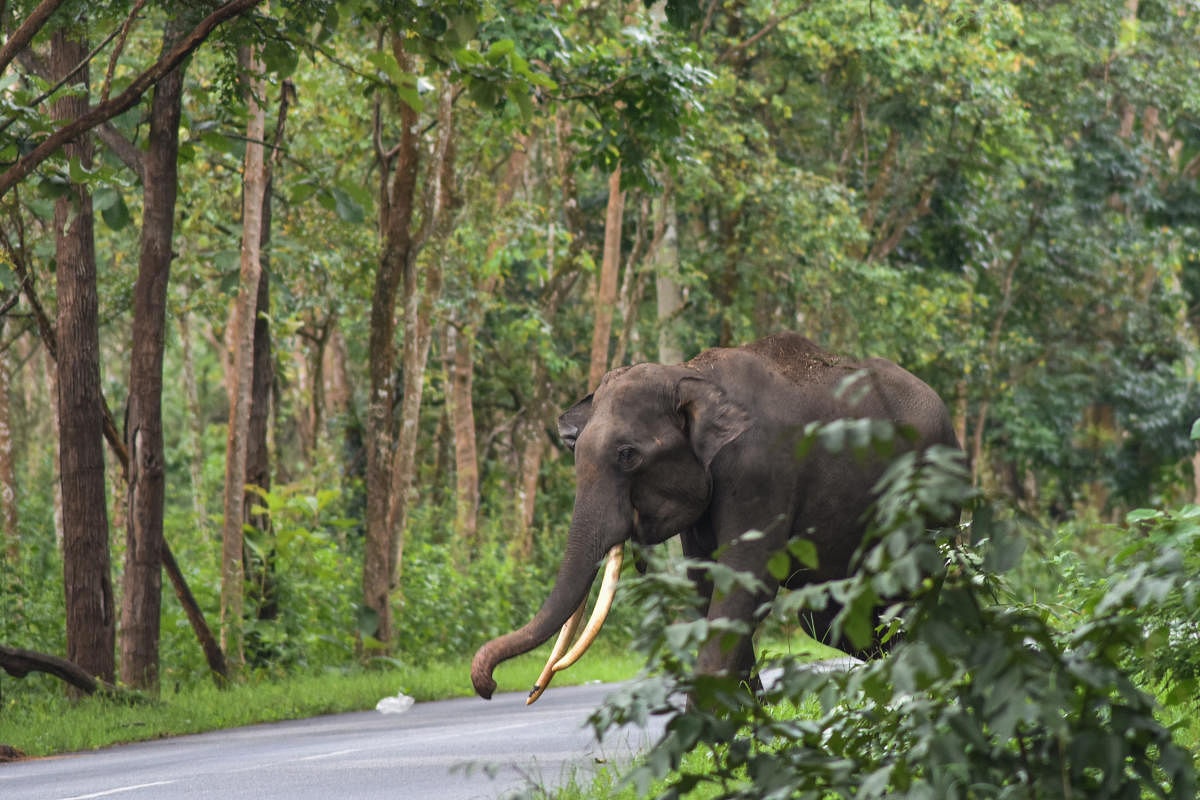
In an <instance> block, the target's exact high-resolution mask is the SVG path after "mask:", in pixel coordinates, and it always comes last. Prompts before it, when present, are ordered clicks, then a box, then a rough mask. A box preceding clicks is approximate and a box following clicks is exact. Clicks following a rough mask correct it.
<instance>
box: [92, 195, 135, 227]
mask: <svg viewBox="0 0 1200 800" xmlns="http://www.w3.org/2000/svg"><path fill="white" fill-rule="evenodd" d="M114 194H115V195H116V199H115V200H113V201H112V202H111V203H110V204H109V205H108V206H107V207H106V208H105V209H104V210H103V211H101V212H100V216H101V217H102V218H103V219H104V224H105V225H107V226H108V227H109V229H110V230H114V231H119V230H121V229H122V228H124V227H125V226H126V225H128V224H129V222H130V219H131V218H130V216H129V206H127V205H125V198H123V197H122V196H121V193H120V192H117V191H116V190H114Z"/></svg>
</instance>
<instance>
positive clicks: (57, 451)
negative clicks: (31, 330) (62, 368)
mask: <svg viewBox="0 0 1200 800" xmlns="http://www.w3.org/2000/svg"><path fill="white" fill-rule="evenodd" d="M97 302H98V301H97ZM42 352H43V353H44V354H45V356H46V383H47V385H48V386H49V387H50V398H51V400H50V416H51V418H52V422H53V430H54V437H53V438H54V444H53V445H52V446H53V447H54V476H55V481H54V543H55V544H56V545H58V549H59V550H62V549H63V493H62V442H61V441H60V440H59V431H61V430H62V423H61V420H62V414H61V413H59V395H58V361H57V360H55V358H54V356H52V355H51V354H50V348H48V347H47V348H43V350H42Z"/></svg>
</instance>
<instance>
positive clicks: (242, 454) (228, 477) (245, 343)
mask: <svg viewBox="0 0 1200 800" xmlns="http://www.w3.org/2000/svg"><path fill="white" fill-rule="evenodd" d="M262 70H263V65H262V61H261V58H260V56H259V53H258V52H257V51H256V50H253V49H252V50H251V52H250V58H249V65H248V70H247V74H248V75H249V84H250V87H251V88H250V92H249V93H248V97H247V103H248V106H249V108H248V117H249V120H248V122H247V125H246V160H245V167H244V172H243V174H242V263H241V278H240V281H241V285H240V289H239V290H238V299H237V306H236V309H235V312H234V319H233V322H232V327H233V328H234V335H233V341H234V343H235V348H234V374H233V385H234V389H235V391H234V392H233V394H234V395H235V396H234V402H233V403H232V404H231V405H230V409H229V439H228V444H227V446H226V448H225V450H226V461H225V517H224V520H225V521H224V526H223V529H222V536H221V646H222V649H223V650H224V651H225V655H226V658H228V659H229V660H230V661H231V662H232V667H233V669H234V670H237V669H240V667H241V665H242V664H243V663H244V653H243V650H242V608H243V592H244V572H243V569H242V548H243V541H242V524H243V521H244V502H243V501H244V491H245V485H246V449H247V439H248V435H249V427H250V403H251V399H252V389H253V387H252V383H253V378H254V316H255V314H254V312H255V309H256V308H257V300H258V284H259V279H260V277H261V273H262V265H261V263H260V261H259V259H260V256H261V252H260V244H261V238H262V219H263V197H264V193H265V189H266V170H265V165H264V159H263V146H262V144H261V143H262V141H263V137H264V135H265V133H266V111H265V109H264V108H263V106H262V102H263V97H264V92H265V91H266V82H265V81H264V80H263V78H262V77H261V74H262Z"/></svg>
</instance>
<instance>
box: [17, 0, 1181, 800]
mask: <svg viewBox="0 0 1200 800" xmlns="http://www.w3.org/2000/svg"><path fill="white" fill-rule="evenodd" d="M0 32H2V33H0V35H2V36H3V44H2V45H0V501H2V507H0V538H2V542H0V544H2V550H3V561H2V562H0V659H4V660H5V661H9V662H11V661H12V660H13V659H14V658H16V657H17V655H19V654H20V653H25V652H26V651H29V652H34V653H37V654H44V655H50V656H55V657H58V658H60V659H65V661H66V662H69V664H70V665H74V667H76V668H77V672H78V673H79V674H75V675H74V680H75V681H78V682H79V683H77V685H87V684H88V682H89V681H92V680H98V681H100V684H99V685H110V686H111V685H119V686H121V687H127V688H131V689H136V690H139V691H145V692H148V693H150V694H155V693H157V692H159V690H160V687H163V686H167V685H175V686H178V685H180V684H185V685H186V684H192V683H197V682H202V681H209V680H211V679H212V677H213V676H214V675H215V676H218V679H219V680H221V681H234V682H236V681H239V680H245V679H246V678H247V677H248V676H268V677H269V676H279V675H287V674H296V673H305V672H316V671H320V670H322V669H326V668H330V667H334V666H340V665H347V664H376V665H378V664H404V663H420V662H423V661H428V660H430V659H435V658H440V657H444V656H450V655H457V656H462V657H467V656H469V655H470V653H471V652H473V651H474V649H475V648H476V647H478V646H479V644H480V643H482V642H483V641H485V640H487V639H489V638H492V637H494V636H496V635H498V634H501V633H504V632H506V631H509V630H512V629H513V628H514V627H517V626H519V625H522V624H524V623H525V622H526V621H527V620H528V619H529V618H530V616H531V615H532V614H533V613H534V611H536V610H537V608H538V606H539V604H540V603H541V602H542V600H543V598H544V597H545V594H546V592H547V590H548V587H549V586H550V584H551V582H552V580H553V577H554V573H555V570H556V569H557V567H558V563H559V559H560V558H561V555H562V542H563V538H564V535H565V534H564V531H565V530H566V526H567V523H568V522H569V520H570V517H571V511H572V500H573V497H574V491H575V480H574V469H573V459H572V455H571V452H570V450H569V449H568V448H567V447H566V446H564V444H563V442H562V441H561V440H560V438H559V435H558V429H557V426H556V419H557V417H558V415H559V414H560V413H561V412H562V411H564V410H565V409H567V408H569V407H570V406H571V405H572V404H573V403H574V402H575V401H576V400H578V399H579V398H581V397H583V396H584V395H586V394H588V392H589V391H591V389H592V388H594V387H595V386H596V385H597V384H598V382H599V380H600V378H601V376H603V375H604V373H605V372H607V371H608V370H610V369H612V368H614V367H618V366H622V365H627V364H635V363H639V362H646V361H649V362H657V363H664V364H676V363H679V362H682V361H685V360H687V359H689V358H691V357H693V356H695V355H696V354H698V353H699V352H701V351H702V350H705V349H706V348H709V347H714V346H736V345H739V344H742V343H744V342H748V341H751V340H753V339H756V338H758V337H760V336H763V335H766V334H769V333H772V332H776V331H796V332H799V333H801V334H803V335H805V336H807V337H809V338H810V339H812V340H814V341H816V342H818V343H820V344H821V345H822V346H824V347H827V348H829V349H831V350H834V351H837V352H842V353H847V354H852V355H856V356H882V357H886V358H889V359H892V360H893V361H895V362H896V363H898V364H901V365H902V366H904V367H905V368H906V369H908V370H909V371H911V372H913V373H914V374H915V375H917V376H919V377H920V378H921V379H922V380H923V381H925V382H926V383H928V384H929V385H930V386H931V387H933V388H934V389H935V390H936V391H937V392H938V394H940V396H941V397H942V398H943V400H944V401H945V403H946V405H947V407H948V409H949V411H950V413H951V416H952V418H953V423H954V428H955V433H956V435H957V438H958V440H959V442H960V443H961V445H962V448H963V450H964V451H965V456H966V458H965V463H966V465H967V467H966V472H965V473H964V475H963V476H962V481H963V484H964V489H963V490H964V491H965V492H967V495H969V496H970V497H973V498H977V499H979V501H980V502H981V503H985V504H986V505H981V506H980V508H981V509H983V508H986V512H985V511H982V510H981V511H977V518H979V519H986V520H987V521H989V522H991V521H992V520H993V519H1003V520H1005V521H1006V522H1004V525H1007V526H1010V527H1015V528H1019V529H1020V531H1021V534H1020V537H1021V538H1022V540H1023V541H1024V542H1025V545H1023V546H1025V547H1027V548H1029V549H1030V550H1031V551H1034V552H1037V553H1038V554H1040V558H1038V559H1036V560H1037V562H1038V563H1037V564H1036V565H1035V566H1029V565H1026V566H1019V567H1014V566H1013V564H1008V563H1006V564H1005V567H1006V568H1015V569H1016V573H1015V574H1014V575H1012V576H1011V577H1010V580H1011V581H1012V582H1013V586H1014V587H1016V588H1015V589H1013V592H1014V596H1015V597H1017V599H1016V600H1013V601H1012V602H1013V603H1014V605H1021V606H1022V607H1026V606H1025V604H1027V603H1035V602H1047V603H1051V604H1052V605H1053V604H1065V605H1064V607H1065V606H1071V609H1072V610H1071V611H1070V612H1067V611H1064V610H1062V608H1059V607H1058V605H1055V608H1054V609H1052V610H1051V611H1048V612H1047V614H1046V615H1045V616H1046V618H1047V619H1049V618H1056V619H1058V620H1059V623H1060V627H1061V628H1062V629H1063V630H1066V629H1069V628H1070V627H1071V626H1072V625H1073V624H1074V621H1075V620H1077V619H1078V618H1077V617H1076V616H1074V614H1075V613H1076V612H1078V613H1082V614H1085V615H1086V614H1092V613H1099V611H1104V612H1106V613H1107V612H1111V613H1112V614H1114V615H1115V614H1118V613H1128V614H1134V615H1135V617H1134V618H1135V619H1137V620H1140V621H1139V623H1138V624H1137V625H1136V626H1135V627H1136V632H1131V630H1129V629H1126V628H1122V629H1121V630H1122V631H1124V633H1122V636H1126V639H1122V642H1124V645H1123V646H1125V645H1127V647H1126V649H1125V650H1122V653H1123V655H1120V656H1118V655H1114V654H1112V653H1110V655H1112V657H1113V658H1114V659H1116V660H1117V661H1118V662H1119V663H1120V665H1121V669H1122V670H1126V671H1128V672H1129V673H1130V674H1134V675H1137V676H1141V677H1140V678H1138V681H1139V682H1138V686H1139V687H1140V688H1139V691H1145V692H1149V693H1150V694H1152V695H1153V694H1157V696H1159V697H1160V699H1161V698H1163V697H1167V698H1174V699H1175V700H1179V701H1180V702H1182V700H1181V698H1183V697H1184V696H1186V695H1188V693H1189V692H1192V690H1194V689H1195V687H1196V686H1197V683H1196V679H1197V675H1200V645H1197V644H1196V642H1197V641H1198V639H1197V631H1198V628H1200V610H1198V609H1197V606H1196V602H1195V599H1196V593H1197V591H1196V590H1197V589H1200V586H1198V585H1197V584H1196V583H1195V580H1196V579H1195V577H1194V576H1195V575H1196V573H1197V569H1196V568H1197V566H1200V509H1197V505H1196V504H1200V419H1198V418H1200V56H1198V55H1197V54H1198V53H1200V3H1197V2H1196V0H1076V2H1070V3H1064V2H1057V1H1056V0H1028V1H1026V2H1019V1H1017V0H1011V1H1009V2H1005V1H1002V0H980V1H979V2H966V1H965V0H811V2H777V1H776V0H738V1H737V2H725V3H721V2H717V0H704V1H703V2H701V0H668V1H667V2H666V3H665V4H664V3H661V2H649V1H648V0H647V2H637V0H634V1H633V2H629V3H616V4H608V3H597V2H587V1H581V2H576V0H552V1H545V2H539V1H537V0H528V1H527V0H512V1H511V2H509V1H507V0H274V2H270V0H227V2H217V0H88V1H87V2H84V0H40V2H35V1H34V0H8V2H0ZM995 524H996V525H1000V523H999V522H997V523H995ZM980 530H982V528H981V529H980ZM996 530H1000V528H997V529H996ZM1004 530H1009V528H1004ZM1013 536H1015V534H1012V535H1009V534H1004V535H1001V534H999V533H996V534H994V535H993V536H992V546H993V547H994V548H995V547H997V546H998V545H997V543H999V542H1001V541H1011V538H1012V537H1013ZM981 538H986V537H984V536H982V534H980V533H979V531H977V532H976V536H975V539H981ZM1012 546H1013V547H1014V548H1016V547H1017V545H1015V544H1013V545H1012ZM1138 548H1141V549H1138ZM1146 548H1149V549H1146ZM1155 548H1157V549H1155ZM1168 550H1169V551H1170V552H1171V553H1175V554H1176V555H1177V556H1178V558H1179V559H1181V561H1180V562H1179V563H1180V564H1182V565H1183V566H1182V567H1181V568H1180V569H1179V570H1177V571H1176V572H1172V573H1171V575H1172V576H1174V577H1171V578H1170V581H1174V583H1170V584H1169V586H1168V584H1167V583H1163V584H1156V586H1157V587H1158V588H1157V589H1153V590H1147V591H1149V592H1150V594H1149V595H1145V596H1143V594H1136V593H1135V594H1136V597H1137V600H1136V602H1134V601H1132V600H1131V601H1130V603H1127V604H1124V605H1119V606H1112V607H1110V606H1109V605H1106V603H1105V602H1100V601H1099V600H1093V601H1087V600H1085V599H1083V598H1084V597H1085V592H1084V590H1083V589H1082V588H1080V587H1086V586H1091V585H1093V584H1094V585H1096V586H1100V585H1104V586H1109V587H1110V588H1111V587H1112V586H1115V585H1117V584H1118V583H1119V582H1120V579H1121V577H1122V576H1125V577H1129V576H1130V575H1132V574H1133V573H1131V572H1128V571H1125V572H1122V571H1121V570H1123V569H1125V570H1128V569H1136V570H1141V571H1140V572H1137V574H1136V579H1137V580H1143V579H1145V580H1149V578H1147V577H1146V576H1147V575H1149V574H1150V571H1152V570H1151V567H1150V566H1148V565H1159V566H1161V565H1162V564H1164V563H1166V562H1165V561H1163V555H1162V554H1163V553H1165V552H1167V551H1168ZM1134 551H1136V552H1134ZM1131 553H1132V555H1131ZM1016 558H1017V557H1016V556H1014V557H1013V559H1012V560H1013V562H1014V564H1015V560H1016ZM1156 559H1157V560H1156ZM996 560H997V559H996V558H994V557H993V558H992V560H991V561H990V562H988V561H987V560H985V566H986V565H987V564H989V563H990V564H991V566H995V563H996ZM1001 560H1003V561H1005V562H1008V561H1009V559H1001ZM964 563H966V562H964ZM1171 563H1175V562H1171ZM1154 568H1155V569H1157V568H1158V567H1154ZM964 569H967V567H964ZM1164 569H1165V567H1164ZM1154 574H1159V573H1154ZM1189 575H1190V576H1192V577H1188V576H1189ZM1160 577H1161V575H1160ZM1110 579H1111V583H1105V581H1109V580H1110ZM1134 579H1135V578H1133V577H1129V580H1134ZM1161 579H1162V580H1163V581H1167V580H1168V579H1167V578H1165V577H1161ZM1132 585H1133V584H1129V586H1132ZM1138 585H1142V584H1138ZM1025 590H1028V593H1026V594H1021V592H1023V591H1025ZM1126 590H1129V589H1128V586H1127V587H1126ZM1123 591H1124V590H1123ZM1129 591H1132V590H1129ZM1156 592H1159V593H1158V594H1156ZM1001 594H1003V593H1001ZM1130 596H1131V597H1132V596H1134V595H1130ZM1147 597H1152V598H1157V601H1158V602H1157V604H1156V605H1155V606H1154V609H1153V613H1154V614H1156V615H1157V616H1154V620H1155V621H1149V618H1146V619H1143V618H1142V617H1138V616H1136V614H1138V613H1140V610H1143V609H1145V608H1148V606H1147V605H1146V604H1147V603H1148V602H1149V601H1148V600H1147V599H1146V598H1147ZM1168 598H1169V599H1168ZM1076 601H1078V602H1076ZM931 602H932V601H931ZM1073 603H1074V605H1072V604H1073ZM1080 609H1083V610H1082V611H1080ZM1163 609H1170V610H1167V611H1164V610H1163ZM622 613H624V614H625V615H626V616H624V617H622V616H621V614H622ZM1147 613H1150V612H1149V611H1148V612H1147ZM614 614H616V615H617V619H616V622H615V623H614V624H613V625H610V628H612V629H613V632H612V633H611V634H609V633H607V629H606V635H612V636H615V637H621V636H624V637H626V639H629V638H632V637H634V635H635V633H636V632H637V629H638V627H639V625H640V623H639V621H638V620H637V619H636V618H635V617H634V614H635V611H634V610H626V611H624V612H622V611H621V610H620V609H618V611H617V612H614ZM1152 616H1153V615H1152ZM622 626H624V627H622ZM1047 635H1048V636H1049V634H1047ZM1164 637H1165V638H1164ZM1017 641H1020V640H1019V639H1018V640H1017ZM1047 641H1049V640H1047ZM1162 648H1167V649H1171V650H1172V652H1173V653H1174V656H1173V657H1172V658H1171V659H1167V660H1164V659H1162V658H1158V659H1157V660H1156V659H1155V658H1154V657H1153V654H1154V653H1156V652H1159V651H1160V650H1161V649H1162ZM1101 649H1105V648H1101ZM1111 649H1112V648H1108V650H1111ZM1108 650H1106V652H1108ZM5 661H0V667H2V666H4V665H5ZM1167 661H1169V663H1167ZM1151 662H1153V664H1154V665H1155V666H1148V665H1149V664H1151ZM1139 670H1140V671H1139ZM73 674H74V673H73ZM1122 674H1124V673H1122ZM463 684H464V687H468V686H469V681H468V678H467V676H466V674H465V673H464V675H463ZM21 686H22V682H21V681H14V680H7V681H6V682H5V684H4V687H5V692H4V698H5V702H6V703H7V702H10V701H12V702H36V698H37V697H38V691H42V690H40V689H38V690H34V689H27V690H23V689H22V688H21ZM1181 687H1182V688H1181ZM92 688H94V686H93V687H92ZM512 688H522V687H512ZM22 691H27V692H28V694H27V695H25V696H24V699H22V698H23V696H22V694H21V692H22ZM1114 691H1115V690H1114ZM1192 694H1193V695H1194V692H1192ZM13 698H16V699H15V700H13ZM1164 702H1165V701H1164ZM1172 702H1173V701H1172ZM1168 705H1169V704H1168ZM0 713H3V709H0ZM1180 713H1184V712H1180ZM1027 722H1028V720H1027ZM1029 724H1031V725H1032V724H1033V723H1029ZM1197 738H1200V737H1197ZM1155 752H1160V751H1155ZM1161 752H1163V753H1165V752H1167V747H1166V745H1161ZM1130 769H1131V770H1133V771H1136V768H1133V767H1131V768H1130ZM1155 769H1166V770H1167V771H1168V772H1171V770H1172V769H1174V767H1171V766H1170V765H1168V766H1165V767H1164V766H1162V765H1159V766H1157V767H1155ZM1178 769H1180V770H1182V769H1183V767H1179V768H1178ZM1189 769H1190V767H1189ZM1155 774H1156V775H1159V773H1155ZM1172 774H1174V773H1172ZM1180 774H1182V773H1180ZM889 775H890V780H892V781H893V784H891V785H892V786H893V788H895V787H896V786H898V785H899V784H897V783H896V782H897V781H900V783H903V781H901V779H900V778H899V777H898V773H895V772H892V773H889ZM1081 780H1083V778H1081ZM1155 780H1159V785H1160V786H1161V785H1162V781H1161V780H1160V779H1158V778H1156V779H1155ZM1152 782H1153V781H1152ZM1181 785H1182V784H1181ZM901 788H903V787H901ZM747 796H755V795H753V794H752V793H751V794H748V795H747ZM758 796H762V795H758ZM817 796H819V795H817ZM892 796H900V795H892ZM905 796H907V795H905ZM913 796H914V797H915V796H918V795H916V794H914V795H913ZM979 796H983V795H979ZM988 796H990V795H988ZM1066 796H1070V794H1069V793H1068V794H1067V795H1066ZM1077 796H1088V795H1077ZM1090 796H1102V795H1100V794H1092V795H1090ZM1104 796H1108V795H1104ZM1112 796H1116V795H1112ZM1135 796H1136V795H1135Z"/></svg>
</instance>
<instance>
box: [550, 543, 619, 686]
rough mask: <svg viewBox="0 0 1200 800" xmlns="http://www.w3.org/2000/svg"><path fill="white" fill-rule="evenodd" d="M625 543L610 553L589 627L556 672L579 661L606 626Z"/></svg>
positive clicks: (615, 546)
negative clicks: (605, 622) (601, 628)
mask: <svg viewBox="0 0 1200 800" xmlns="http://www.w3.org/2000/svg"><path fill="white" fill-rule="evenodd" d="M624 548H625V545H624V542H622V543H620V544H616V545H614V546H613V548H612V549H611V550H609V551H608V563H607V564H605V565H604V581H603V582H602V583H601V584H600V594H599V595H598V596H597V597H596V607H595V608H593V609H592V616H591V617H590V618H589V619H588V624H587V627H586V628H584V629H583V633H582V634H581V635H580V637H579V641H577V642H575V646H574V647H572V648H571V651H570V652H569V653H567V654H566V655H565V656H563V657H562V658H561V659H559V660H558V662H557V663H556V664H555V665H554V667H553V669H554V671H555V672H558V671H560V670H564V669H566V668H567V667H569V666H571V665H572V664H574V663H575V662H576V661H578V660H579V658H580V656H582V655H583V654H584V653H585V652H587V649H588V648H589V647H591V646H592V642H594V641H595V640H596V635H597V634H598V633H600V626H602V625H603V624H604V620H605V619H606V618H607V617H608V612H609V610H610V609H611V608H612V603H613V595H614V594H616V592H617V579H618V578H619V577H620V576H621V562H622V561H623V560H624V557H625V555H624V554H625V549H624Z"/></svg>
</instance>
